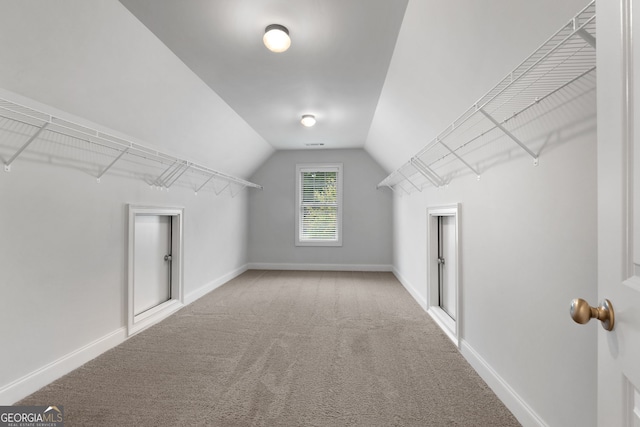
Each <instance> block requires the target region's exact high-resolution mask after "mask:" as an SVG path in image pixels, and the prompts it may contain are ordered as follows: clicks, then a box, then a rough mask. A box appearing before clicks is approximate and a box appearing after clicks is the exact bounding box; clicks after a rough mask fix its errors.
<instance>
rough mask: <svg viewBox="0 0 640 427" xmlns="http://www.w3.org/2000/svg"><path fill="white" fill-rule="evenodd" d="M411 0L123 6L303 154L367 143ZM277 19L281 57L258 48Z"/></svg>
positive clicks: (249, 115)
mask: <svg viewBox="0 0 640 427" xmlns="http://www.w3.org/2000/svg"><path fill="white" fill-rule="evenodd" d="M407 1H408V0H393V1H389V0H349V1H345V0H296V1H291V0H260V1H256V0H217V1H210V0H189V1H188V2H178V1H173V0H121V3H122V4H123V5H124V6H125V7H126V8H127V9H129V10H130V11H131V12H132V13H133V14H134V15H135V16H136V17H137V18H138V19H139V20H140V21H141V22H142V23H143V24H144V25H145V26H146V27H147V28H149V29H150V30H151V31H152V32H153V33H154V34H155V35H156V36H157V37H158V38H159V39H160V41H162V42H163V43H164V44H165V45H166V46H167V47H169V49H171V50H172V51H173V52H174V54H175V55H176V56H177V57H179V58H180V59H181V60H182V61H183V62H184V63H185V64H186V65H187V66H188V67H189V68H190V69H191V70H192V71H193V72H195V73H196V74H197V75H198V76H199V77H200V78H201V79H202V80H203V81H204V82H205V83H206V84H207V85H208V86H209V87H211V89H212V90H213V91H215V92H216V93H217V94H218V95H220V96H221V97H222V99H224V101H225V102H226V103H227V104H228V105H229V106H230V107H231V108H233V109H234V110H235V111H236V112H237V113H238V114H239V115H240V116H241V117H242V118H243V119H244V120H245V121H246V122H247V123H248V124H249V125H250V126H251V127H252V128H253V129H254V130H255V131H256V132H258V133H259V134H260V135H261V136H262V137H263V138H264V139H265V140H266V141H268V142H269V143H270V144H271V145H272V146H273V147H274V148H276V149H301V148H307V147H323V148H351V147H363V146H364V144H365V141H366V138H367V133H368V132H369V128H370V126H371V122H372V119H373V117H374V113H375V110H376V106H377V103H378V98H379V97H380V93H381V90H382V87H383V85H384V82H385V76H386V74H387V70H388V68H389V63H390V61H391V57H392V54H393V51H394V47H395V44H396V39H397V37H398V33H399V31H400V27H401V24H402V20H403V17H404V13H405V9H406V6H407ZM274 23H275V24H281V25H284V26H286V27H287V28H288V29H289V32H290V35H291V39H292V43H291V47H290V49H289V50H287V51H286V52H283V53H273V52H270V51H268V50H267V49H266V48H265V46H264V45H263V43H262V36H263V34H264V29H265V27H266V26H267V25H269V24H274ZM303 114H313V115H315V116H316V118H317V124H316V126H314V127H312V128H306V127H304V126H302V125H301V124H300V118H301V116H302V115H303Z"/></svg>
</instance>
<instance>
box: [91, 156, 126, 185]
mask: <svg viewBox="0 0 640 427" xmlns="http://www.w3.org/2000/svg"><path fill="white" fill-rule="evenodd" d="M130 148H131V147H127V148H125V149H124V150H122V152H121V153H120V154H118V157H116V158H115V159H113V161H112V162H111V163H109V166H107V167H106V168H104V170H103V171H102V172H100V173H99V174H98V176H97V177H96V180H97V181H98V183H100V178H102V175H104V174H105V173H107V171H108V170H109V169H111V166H113V165H115V164H116V162H117V161H118V160H120V159H121V158H122V156H124V155H125V154H127V152H128V151H129V149H130Z"/></svg>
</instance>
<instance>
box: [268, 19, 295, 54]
mask: <svg viewBox="0 0 640 427" xmlns="http://www.w3.org/2000/svg"><path fill="white" fill-rule="evenodd" d="M262 41H263V42H264V45H265V46H266V47H267V49H269V50H270V51H271V52H276V53H280V52H284V51H285V50H287V49H289V46H291V38H289V30H287V27H285V26H283V25H279V24H271V25H267V28H265V29H264V36H263V37H262Z"/></svg>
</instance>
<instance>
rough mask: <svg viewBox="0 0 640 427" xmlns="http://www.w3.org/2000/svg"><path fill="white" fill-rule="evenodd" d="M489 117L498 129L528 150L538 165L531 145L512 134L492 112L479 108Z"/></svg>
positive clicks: (534, 162) (535, 164)
mask: <svg viewBox="0 0 640 427" xmlns="http://www.w3.org/2000/svg"><path fill="white" fill-rule="evenodd" d="M479 111H480V112H481V113H482V114H483V115H484V116H485V117H486V118H487V119H489V121H490V122H491V123H493V124H494V125H495V126H496V127H497V128H498V129H500V130H501V131H502V132H504V134H505V135H507V136H508V137H509V138H511V139H512V140H513V142H515V143H516V144H518V145H519V146H520V148H522V149H523V150H524V151H526V152H527V153H528V154H529V155H530V156H531V157H532V158H533V164H534V166H537V165H538V156H537V155H536V153H534V152H533V151H531V150H530V149H529V147H527V146H526V145H524V143H523V142H522V141H520V140H519V139H518V138H516V136H515V135H514V134H512V133H511V132H509V130H508V129H507V128H505V127H504V126H502V124H501V123H499V122H498V121H497V120H496V119H494V118H493V116H491V114H489V113H487V112H486V111H484V109H482V108H480V110H479Z"/></svg>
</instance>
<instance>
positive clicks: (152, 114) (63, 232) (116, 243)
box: [0, 0, 273, 404]
mask: <svg viewBox="0 0 640 427" xmlns="http://www.w3.org/2000/svg"><path fill="white" fill-rule="evenodd" d="M0 57H2V66H1V67H0V88H2V89H3V90H0V96H3V97H10V98H11V100H13V101H16V102H21V103H24V104H27V105H28V106H31V107H33V108H38V109H45V110H46V111H50V112H52V113H53V114H57V115H58V116H59V117H62V118H68V119H70V120H74V121H76V122H79V123H86V124H87V125H89V126H92V127H93V128H95V129H99V130H101V131H105V132H108V133H111V134H114V135H116V136H122V137H125V138H127V139H130V140H133V141H134V142H142V143H144V144H146V145H150V146H155V147H158V148H160V149H161V150H166V151H168V152H170V153H172V154H175V155H177V156H182V157H184V158H188V159H193V160H197V161H198V163H201V164H204V165H207V166H209V167H212V168H215V169H218V170H221V171H225V172H230V173H234V174H238V175H240V176H243V177H247V176H249V175H250V174H251V173H252V172H253V170H254V169H255V168H256V167H257V166H258V165H259V164H260V163H262V161H263V160H264V159H265V158H266V157H268V156H269V155H270V153H271V152H272V151H273V149H272V148H271V146H270V145H269V144H267V143H266V142H265V141H264V140H263V139H262V138H261V137H260V136H259V135H258V134H256V133H255V131H253V129H251V128H250V127H249V126H248V125H247V124H246V123H245V122H244V121H243V120H242V119H241V118H240V117H239V116H238V115H237V114H236V113H235V112H234V111H233V110H231V109H230V108H229V107H228V106H227V105H226V104H225V103H224V102H223V101H222V100H221V99H220V98H219V97H218V96H217V95H216V94H215V93H213V92H212V91H211V90H210V89H209V88H208V87H207V86H206V85H204V84H203V83H202V82H201V81H200V80H199V79H198V78H197V77H196V76H195V75H194V74H193V73H192V72H191V71H190V70H189V69H188V68H187V67H185V66H184V64H182V63H181V62H180V61H179V60H178V59H177V58H176V57H175V56H174V55H173V54H172V53H171V52H170V51H169V50H168V49H167V48H166V47H165V46H164V45H162V44H161V43H160V42H159V41H158V40H157V39H156V38H155V37H154V36H153V35H152V34H151V33H150V32H149V31H148V30H147V29H146V28H145V27H144V26H143V25H142V24H140V23H139V22H138V21H137V20H136V19H135V18H133V16H132V15H131V14H130V13H129V12H128V11H127V10H126V9H125V8H124V7H123V6H122V5H121V4H120V3H118V2H117V1H103V0H99V1H91V2H85V1H75V0H65V1H57V2H39V1H24V2H3V4H2V13H0ZM9 91H10V92H9ZM25 97H26V98H25ZM40 103H43V104H46V105H42V104H40ZM5 124H6V123H5V122H3V126H4V125H5ZM5 143H6V141H0V155H1V156H2V157H4V161H6V160H7V158H8V157H7V156H9V155H10V153H9V152H10V149H9V148H7V147H6V146H5ZM38 144H39V143H34V144H33V146H34V147H35V146H36V145H38ZM40 148H42V147H41V146H40ZM30 149H31V147H30V148H29V149H27V152H25V153H24V154H23V155H21V156H20V157H19V158H18V159H17V160H16V161H15V162H14V163H13V164H12V168H11V172H9V173H6V172H4V171H3V172H0V257H1V259H0V272H2V276H1V278H0V291H1V292H2V298H0V320H1V321H0V337H2V340H3V345H2V348H3V351H2V352H1V354H0V404H10V403H13V402H15V401H16V400H18V399H19V398H21V397H23V396H24V395H26V394H28V393H30V392H32V391H35V390H36V389H37V388H39V387H40V386H42V385H44V384H46V383H47V382H49V381H51V380H53V379H55V378H56V377H57V376H58V375H60V374H62V373H64V372H67V371H69V370H71V369H73V368H75V367H77V366H78V364H80V363H82V362H83V361H86V360H88V359H89V358H91V357H93V356H95V355H97V354H99V353H100V352H101V351H104V350H105V349H107V348H109V347H111V346H113V345H116V344H118V343H119V342H121V341H122V340H123V339H124V336H125V333H124V326H125V325H126V319H125V314H126V310H125V307H126V305H125V304H126V294H127V292H126V288H125V285H126V259H127V258H126V257H127V251H126V236H127V229H126V218H127V213H126V208H125V207H126V204H127V203H134V204H139V205H155V206H179V207H184V208H185V220H184V221H185V223H184V227H185V228H184V230H185V235H184V255H185V257H184V260H185V265H184V287H185V294H186V299H187V301H191V300H193V299H195V298H197V297H199V296H201V295H202V294H203V293H205V292H206V291H208V290H210V289H212V288H213V287H215V286H217V285H219V284H221V283H223V282H224V281H225V280H227V279H229V278H231V277H232V276H233V275H235V274H238V273H239V272H241V271H242V270H243V269H244V268H245V267H246V260H247V246H246V242H247V197H248V195H247V193H246V192H245V193H241V195H238V196H236V197H235V198H231V197H229V196H228V195H223V196H219V197H215V196H214V195H213V194H212V192H210V191H205V192H201V193H200V194H199V195H198V196H195V195H194V193H193V192H192V191H188V190H187V189H185V188H174V189H172V190H171V191H170V192H166V191H162V192H160V191H158V190H155V191H154V190H152V189H151V188H150V187H149V186H148V185H147V184H146V183H145V182H143V181H141V180H134V179H127V178H125V177H123V176H121V174H117V173H111V172H109V173H107V174H106V175H105V176H104V177H103V178H102V182H101V183H100V184H97V183H96V181H95V175H93V176H92V175H91V174H87V173H86V170H82V169H81V168H80V169H79V168H74V167H73V164H68V167H64V166H62V165H61V164H60V162H57V161H56V153H55V150H53V151H52V152H51V154H52V157H51V158H50V162H46V161H45V162H35V161H33V160H34V159H35V157H33V156H31V155H28V151H29V150H30ZM44 151H46V150H44ZM44 158H45V159H46V158H47V157H46V156H45V157H44ZM249 191H252V190H249Z"/></svg>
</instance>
